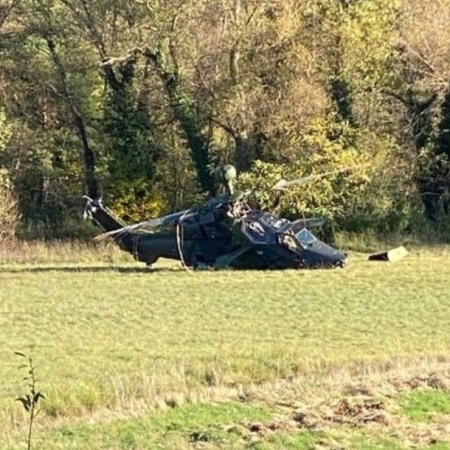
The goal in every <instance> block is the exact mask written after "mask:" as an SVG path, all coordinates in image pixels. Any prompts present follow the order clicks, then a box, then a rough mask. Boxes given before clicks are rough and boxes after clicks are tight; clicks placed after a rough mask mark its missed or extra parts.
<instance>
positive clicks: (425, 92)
mask: <svg viewBox="0 0 450 450" xmlns="http://www.w3.org/2000/svg"><path fill="white" fill-rule="evenodd" d="M449 23H450V1H449V0H433V1H430V2H421V1H417V0H271V1H268V0H267V1H265V0H3V1H2V2H1V4H0V211H2V202H3V209H4V210H5V208H6V209H8V208H9V210H11V202H12V199H15V202H16V206H17V209H16V210H15V212H14V214H17V213H20V217H21V220H20V226H19V229H20V230H22V233H25V234H27V233H28V234H29V235H30V234H32V233H35V234H36V230H38V231H39V230H40V232H41V233H44V232H45V234H46V235H48V236H51V235H53V236H58V235H60V234H61V233H62V231H65V232H67V233H76V230H75V228H76V227H78V224H80V223H81V208H82V205H83V200H82V195H83V194H86V195H88V196H90V197H97V196H99V195H102V196H103V198H104V200H105V202H106V203H107V204H108V206H110V207H111V208H113V209H115V211H116V212H117V213H118V214H119V215H120V216H121V217H122V218H123V219H125V220H133V221H134V220H139V219H141V218H144V217H149V216H156V215H158V214H161V213H165V212H168V211H172V210H174V209H177V208H182V207H185V206H187V205H190V204H191V203H192V202H196V201H201V199H202V198H204V197H205V196H206V195H208V194H214V193H215V188H216V186H215V184H214V178H213V175H212V174H213V169H214V167H215V166H216V165H217V164H220V163H232V164H234V165H235V166H236V167H237V169H238V172H239V174H240V177H239V181H240V184H241V186H245V187H247V186H250V185H258V186H263V185H270V184H271V183H273V182H276V181H277V180H278V179H280V178H285V179H289V178H296V177H299V176H304V175H308V174H319V173H324V172H330V171H335V170H338V169H343V168H346V169H349V170H347V171H341V172H338V173H335V174H334V175H330V176H328V177H323V178H318V179H316V180H315V181H314V182H311V183H307V184H303V185H298V186H297V187H295V188H293V189H292V190H290V191H289V192H288V193H286V195H284V196H283V198H282V199H281V203H280V205H279V212H281V213H283V214H288V215H297V214H302V215H310V214H314V215H321V216H324V217H325V218H327V219H328V223H329V224H330V226H332V227H333V228H334V229H344V230H349V231H367V230H375V231H383V232H402V231H404V230H405V229H407V228H409V227H411V226H412V225H413V224H416V223H418V222H420V221H434V223H445V221H446V218H447V217H448V215H449V202H450V198H449V188H450V182H449V180H450V178H449V173H450V171H449V168H450V165H449V156H450V45H449V43H450V27H449V26H448V24H449ZM258 200H259V203H260V205H261V206H265V205H268V204H269V203H270V202H272V201H273V199H271V198H268V197H267V198H266V197H261V198H259V199H258ZM5 205H6V206H5ZM3 217H5V216H4V215H3ZM3 220H4V219H3ZM1 221H2V218H0V224H1V223H2V222H1ZM3 223H5V221H4V222H3ZM7 226H8V227H9V228H8V229H10V228H11V221H10V222H9V225H7ZM4 227H5V226H4ZM27 230H28V231H27Z"/></svg>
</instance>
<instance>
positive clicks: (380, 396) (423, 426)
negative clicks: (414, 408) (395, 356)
mask: <svg viewBox="0 0 450 450" xmlns="http://www.w3.org/2000/svg"><path fill="white" fill-rule="evenodd" d="M424 388H432V389H439V390H448V389H449V388H450V370H449V369H448V366H446V367H443V368H441V370H440V371H432V372H430V373H428V374H426V373H422V374H420V375H416V374H411V373H408V374H406V373H403V374H400V373H397V374H394V375H393V376H390V377H386V378H384V379H383V378H380V377H377V378H372V379H371V378H370V377H368V378H367V379H366V380H358V381H355V382H354V383H353V384H352V383H346V384H344V385H343V386H342V385H341V387H340V388H338V387H337V386H334V390H331V389H325V388H324V387H322V391H325V392H328V393H329V395H328V396H327V397H323V396H321V397H319V396H314V395H312V392H308V393H305V396H301V394H300V392H298V391H299V390H298V389H294V390H293V392H292V396H291V397H290V398H289V393H288V391H287V389H283V391H282V398H281V399H278V400H277V399H276V397H275V396H274V395H273V393H272V395H270V396H267V393H266V400H267V399H268V398H269V399H270V401H269V402H270V403H271V404H272V406H275V407H277V408H278V410H279V411H280V417H279V418H278V419H277V420H276V421H273V422H271V423H250V422H243V423H242V424H241V426H243V427H244V429H245V430H246V432H247V433H248V435H249V438H250V439H252V440H254V439H255V436H258V437H260V438H262V437H264V436H267V435H268V434H270V433H273V432H276V431H292V430H299V429H307V430H309V431H331V430H337V429H339V428H343V427H345V428H347V429H348V428H350V429H351V428H356V429H359V430H363V431H364V432H366V433H374V434H376V435H377V436H378V437H379V436H386V437H390V438H394V439H398V440H400V441H401V442H403V443H404V444H405V445H407V446H417V445H429V444H434V443H436V442H450V420H446V419H449V417H448V416H446V417H445V418H442V420H435V421H433V422H432V423H419V422H411V421H410V420H409V419H408V418H407V417H406V416H404V415H402V414H401V413H400V412H399V404H398V398H399V395H400V394H402V393H405V392H408V391H412V390H417V389H424ZM299 394H300V395H299ZM322 394H323V392H322ZM261 398H262V397H261ZM261 398H260V399H261ZM305 398H307V399H308V401H307V402H306V403H305ZM302 400H303V402H304V403H301V401H302ZM316 448H317V449H318V450H319V449H336V450H337V449H341V448H345V445H344V446H343V444H342V442H341V443H339V442H337V441H335V440H333V439H322V440H320V441H319V443H318V444H317V445H316Z"/></svg>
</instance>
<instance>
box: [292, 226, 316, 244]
mask: <svg viewBox="0 0 450 450" xmlns="http://www.w3.org/2000/svg"><path fill="white" fill-rule="evenodd" d="M295 237H296V238H297V239H298V240H299V241H300V243H301V244H302V246H303V247H307V246H308V245H310V244H312V243H313V242H314V241H315V240H317V239H316V237H315V236H314V235H313V234H312V233H311V232H310V231H309V230H308V229H307V228H302V229H301V230H300V231H299V232H298V233H296V235H295Z"/></svg>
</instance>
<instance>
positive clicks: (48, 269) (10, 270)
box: [0, 266, 181, 274]
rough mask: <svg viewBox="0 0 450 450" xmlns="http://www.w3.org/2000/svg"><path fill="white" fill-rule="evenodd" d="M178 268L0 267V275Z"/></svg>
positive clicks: (167, 268)
mask: <svg viewBox="0 0 450 450" xmlns="http://www.w3.org/2000/svg"><path fill="white" fill-rule="evenodd" d="M179 270H181V269H179V268H170V267H157V268H152V269H150V268H148V267H118V266H116V267H108V266H78V267H74V266H46V267H0V273H45V272H66V273H102V272H118V273H125V274H126V273H146V274H152V273H156V272H174V271H179Z"/></svg>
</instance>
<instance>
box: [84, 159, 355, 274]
mask: <svg viewBox="0 0 450 450" xmlns="http://www.w3.org/2000/svg"><path fill="white" fill-rule="evenodd" d="M330 173H335V172H330ZM236 175H237V174H236V170H235V168H234V166H232V165H225V166H220V167H219V168H218V169H217V170H216V177H217V178H218V180H219V181H220V182H221V183H222V185H223V187H224V189H225V193H223V194H222V195H219V196H217V197H212V198H210V199H209V200H208V201H206V202H205V203H203V204H201V205H199V206H196V207H192V208H189V209H186V210H183V211H179V212H175V213H172V214H168V215H165V216H162V217H157V218H154V219H149V220H146V221H144V222H140V223H136V224H132V225H127V224H125V223H124V222H123V221H121V220H120V219H118V218H117V217H116V216H115V215H114V214H113V213H112V211H111V210H110V209H108V208H107V207H105V206H104V205H103V203H102V200H101V199H91V198H89V197H85V198H86V199H87V203H86V206H85V210H84V216H85V218H87V217H89V218H91V219H93V220H94V221H95V222H97V224H98V225H100V227H101V228H103V230H104V233H103V234H101V235H100V236H98V237H97V238H105V237H110V238H112V239H113V240H114V241H115V242H116V243H117V244H118V245H119V247H120V248H121V249H122V250H124V251H126V252H129V253H130V254H132V255H133V257H134V258H135V259H136V260H137V261H141V262H144V263H145V264H147V265H148V266H150V267H152V265H153V264H154V263H155V262H156V261H157V260H158V259H159V258H168V259H174V260H179V261H181V263H182V265H183V266H184V267H186V268H194V269H204V268H211V269H246V270H251V269H260V270H262V269H300V268H333V267H344V266H345V265H346V262H347V255H346V254H345V253H342V252H341V251H339V250H336V249H334V248H333V247H331V246H329V245H327V244H325V243H324V242H322V241H321V240H319V239H318V238H317V237H316V236H314V234H313V233H312V232H311V231H310V228H313V227H316V226H322V224H323V220H322V219H316V218H309V219H297V220H294V221H290V220H288V219H286V218H280V217H276V216H275V215H273V214H272V213H270V212H266V211H262V210H256V209H252V208H250V207H249V205H248V203H247V199H248V197H249V196H250V195H251V194H252V193H253V192H254V190H251V191H247V192H242V191H239V190H235V189H234V188H233V181H234V180H235V179H236ZM323 175H327V174H322V175H319V176H323ZM315 177H317V176H308V177H304V178H301V179H298V180H294V181H285V180H281V181H279V182H278V183H276V185H275V186H272V188H271V190H273V191H279V192H281V191H283V190H285V189H286V188H288V187H289V186H291V185H292V184H297V183H299V182H304V181H309V180H311V179H313V178H315Z"/></svg>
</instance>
